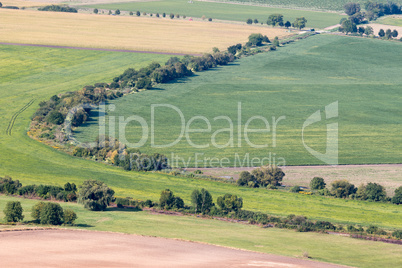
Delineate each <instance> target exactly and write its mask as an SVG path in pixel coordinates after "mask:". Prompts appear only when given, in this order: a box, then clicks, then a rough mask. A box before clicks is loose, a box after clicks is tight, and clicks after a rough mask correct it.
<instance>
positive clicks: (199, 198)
mask: <svg viewBox="0 0 402 268" xmlns="http://www.w3.org/2000/svg"><path fill="white" fill-rule="evenodd" d="M191 203H192V204H193V206H194V209H195V212H196V213H197V212H201V213H206V212H208V211H209V210H210V208H211V207H212V206H213V205H214V204H213V199H212V195H211V194H210V193H209V192H208V191H207V190H205V189H204V188H202V189H201V191H200V190H198V189H196V190H194V191H193V192H192V194H191Z"/></svg>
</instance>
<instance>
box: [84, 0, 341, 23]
mask: <svg viewBox="0 0 402 268" xmlns="http://www.w3.org/2000/svg"><path fill="white" fill-rule="evenodd" d="M85 7H88V8H98V9H106V10H116V9H120V10H125V11H133V12H136V11H137V10H138V11H140V12H141V15H142V12H146V13H154V14H155V13H159V14H162V13H166V14H167V17H168V16H169V14H170V13H173V14H175V15H176V14H179V15H180V16H183V15H186V16H187V18H190V17H197V18H201V17H202V16H206V18H212V19H220V20H232V21H242V22H246V20H247V19H250V18H251V19H253V20H254V19H258V21H259V22H263V23H264V24H266V21H267V19H268V16H269V15H271V14H277V13H279V14H282V15H283V16H284V20H285V21H287V20H289V21H290V22H294V21H295V19H296V18H298V17H305V18H306V19H307V21H308V22H307V27H310V28H325V27H328V26H331V25H334V24H337V23H339V21H340V19H341V18H342V17H343V16H341V15H339V14H336V13H325V12H314V11H306V10H293V9H284V8H271V7H262V6H248V5H233V4H224V3H212V2H198V1H194V2H193V3H192V4H189V3H187V1H181V0H162V1H149V2H148V1H146V2H129V3H113V4H95V5H88V6H85ZM134 16H135V14H134Z"/></svg>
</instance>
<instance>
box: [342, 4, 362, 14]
mask: <svg viewBox="0 0 402 268" xmlns="http://www.w3.org/2000/svg"><path fill="white" fill-rule="evenodd" d="M343 8H344V9H345V13H346V14H347V15H348V16H352V15H354V14H356V13H357V12H360V4H358V3H347V4H345V5H344V6H343Z"/></svg>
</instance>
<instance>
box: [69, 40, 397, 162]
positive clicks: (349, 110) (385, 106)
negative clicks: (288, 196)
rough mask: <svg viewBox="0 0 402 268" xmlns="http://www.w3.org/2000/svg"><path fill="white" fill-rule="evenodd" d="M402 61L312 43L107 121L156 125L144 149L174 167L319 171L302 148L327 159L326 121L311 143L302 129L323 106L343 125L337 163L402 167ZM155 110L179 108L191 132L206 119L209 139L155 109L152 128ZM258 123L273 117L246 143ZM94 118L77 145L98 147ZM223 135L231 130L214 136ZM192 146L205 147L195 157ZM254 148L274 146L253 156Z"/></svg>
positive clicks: (135, 137)
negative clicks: (94, 143) (281, 167)
mask: <svg viewBox="0 0 402 268" xmlns="http://www.w3.org/2000/svg"><path fill="white" fill-rule="evenodd" d="M401 52H402V43H399V42H383V41H381V40H371V39H357V38H348V37H340V36H332V35H319V36H314V37H310V38H308V39H306V40H303V42H297V43H295V44H291V45H288V46H286V47H283V48H280V49H279V50H278V51H277V52H273V53H263V54H258V55H256V56H253V57H247V58H243V59H241V60H239V61H237V62H235V63H234V64H232V65H230V66H227V67H223V68H216V70H215V71H208V72H204V73H197V75H196V76H194V77H190V78H189V79H187V80H185V83H172V84H163V85H160V86H159V89H160V90H150V91H146V92H144V93H140V94H132V95H129V96H127V97H123V98H120V99H116V100H113V101H112V102H111V104H113V105H115V106H116V109H115V110H114V111H113V112H110V113H108V116H107V117H106V123H108V122H109V120H110V118H117V116H124V117H125V118H127V117H128V116H131V115H137V116H140V117H142V118H144V120H145V121H146V122H148V125H149V126H151V124H153V126H154V129H153V131H152V134H153V135H154V136H153V138H154V140H153V142H154V143H153V145H152V139H151V138H152V137H151V136H152V135H151V132H150V131H148V132H147V133H146V135H145V136H144V137H145V138H147V140H146V143H145V144H144V145H143V146H142V147H140V150H141V151H142V152H145V153H154V152H158V153H163V154H165V155H166V156H167V157H168V158H170V159H171V165H172V166H180V167H198V168H200V167H220V166H227V167H244V166H259V165H260V164H261V163H260V162H258V161H257V162H254V163H252V159H253V158H254V157H255V158H257V160H261V161H265V162H264V163H265V164H269V163H270V164H278V165H322V164H325V163H324V162H323V161H321V160H319V159H317V158H315V157H314V156H313V155H311V154H310V153H309V152H308V151H307V150H306V149H305V146H308V147H311V148H313V149H314V150H316V151H319V152H321V153H324V152H325V150H326V149H325V147H326V124H327V122H325V120H322V121H320V122H317V123H315V124H313V125H310V126H308V127H306V128H305V130H304V140H303V137H302V129H303V124H304V122H305V121H306V120H307V118H308V117H309V116H310V115H311V114H313V113H314V112H316V111H317V110H321V111H323V110H324V106H325V105H328V104H331V103H334V102H338V106H339V116H338V118H337V119H331V120H328V123H335V122H338V126H339V130H338V135H339V154H338V156H339V164H387V163H401V159H402V150H401V144H402V138H401V136H400V135H399V133H400V131H401V125H400V118H401V109H400V101H401V84H402V77H401V76H400V73H401V72H402V66H401V65H400V62H401V60H402V58H401V57H402V53H401ZM239 102H241V118H240V121H239V119H238V117H239V112H238V106H239ZM153 104H169V105H173V106H174V107H177V109H179V110H180V112H181V113H182V116H183V118H184V123H185V124H187V125H188V122H190V119H191V118H193V117H195V116H204V117H205V118H206V119H207V121H209V122H210V125H211V131H209V132H207V133H200V132H198V133H190V134H188V137H187V136H185V135H183V136H180V134H181V131H183V129H184V126H183V125H182V124H181V121H182V119H181V118H180V116H179V114H178V112H177V111H175V110H173V109H172V108H165V107H162V108H161V107H159V108H154V120H151V110H152V109H151V107H152V105H153ZM94 114H95V115H96V113H94ZM217 116H228V117H229V118H230V120H231V121H232V123H233V125H234V127H233V128H234V130H233V133H230V132H229V131H228V130H227V128H228V127H230V124H229V123H228V120H214V118H215V117H217ZM253 116H263V117H264V118H266V120H267V121H268V124H269V126H270V127H271V129H270V130H271V131H270V132H268V133H252V134H249V136H248V137H247V138H249V140H246V138H245V136H244V135H245V134H244V127H245V124H246V122H247V121H248V120H249V119H250V118H252V117H253ZM272 117H274V118H275V120H273V119H271V118H272ZM281 117H282V118H284V117H286V118H285V119H283V120H281V121H280V122H279V123H276V130H275V131H274V130H273V125H274V123H273V121H275V122H277V120H278V118H281ZM96 119H97V118H96V117H95V118H94V121H92V122H89V123H88V124H87V125H85V127H80V128H79V133H77V137H78V138H79V140H81V141H93V140H94V139H95V138H96V136H97V135H99V130H98V122H97V121H96ZM239 122H240V123H239ZM249 123H250V122H249ZM239 125H240V131H238V126H239ZM191 128H192V129H194V128H199V129H206V128H207V124H206V123H205V122H204V121H201V120H195V121H194V123H193V124H192V125H191ZM248 128H252V129H262V128H266V126H265V124H264V123H262V121H261V120H254V121H251V123H250V124H249V127H248ZM222 129H226V130H225V131H222V132H220V133H218V134H217V135H216V136H213V133H214V132H216V131H220V130H222ZM143 130H144V129H143V128H142V127H141V125H139V124H138V123H134V122H133V123H130V124H128V125H127V126H126V128H125V131H124V132H118V131H117V130H112V132H107V133H114V134H115V136H116V137H117V138H119V137H122V136H123V135H122V134H124V135H125V137H123V138H126V139H127V140H128V141H129V142H131V143H138V142H139V141H140V138H139V137H141V135H142V131H143ZM107 131H108V130H107ZM186 135H187V134H186ZM275 135H276V136H275ZM180 137H181V138H180ZM238 139H240V143H241V144H240V143H239V141H238ZM188 140H190V142H192V143H194V144H196V145H200V146H201V145H202V146H203V147H204V148H200V147H196V148H195V147H193V146H192V145H190V144H191V143H190V142H188ZM231 140H232V143H229V144H228V145H227V146H225V144H227V143H228V142H230V141H231ZM175 141H178V142H177V143H176V144H174V145H172V146H166V147H164V148H161V146H159V145H169V144H171V143H173V142H175ZM249 141H250V142H251V143H252V144H251V145H250V144H248V143H247V142H249ZM303 141H304V143H303ZM213 142H215V143H213ZM239 144H240V146H239ZM253 144H255V145H264V144H266V145H267V147H265V148H256V147H255V146H254V145H253ZM219 146H220V147H219ZM221 147H222V148H221ZM214 157H215V158H218V160H219V159H224V158H228V160H225V161H221V162H219V161H218V162H217V161H216V160H211V159H212V158H214ZM264 158H265V159H264ZM255 163H257V164H255Z"/></svg>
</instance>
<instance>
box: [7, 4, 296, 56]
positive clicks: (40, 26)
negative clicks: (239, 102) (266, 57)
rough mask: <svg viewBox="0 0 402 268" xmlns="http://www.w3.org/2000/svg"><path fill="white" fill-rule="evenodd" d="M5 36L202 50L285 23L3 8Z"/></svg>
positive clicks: (87, 44) (64, 42) (269, 33)
mask: <svg viewBox="0 0 402 268" xmlns="http://www.w3.org/2000/svg"><path fill="white" fill-rule="evenodd" d="M0 25H1V27H0V42H9V43H27V44H45V45H62V46H77V47H94V48H108V49H130V50H142V51H160V52H180V53H203V52H211V50H212V47H218V48H220V49H226V48H227V47H228V46H230V45H233V44H236V43H245V42H246V41H247V39H248V36H249V35H250V34H251V33H262V34H264V35H267V36H268V37H269V38H270V39H273V38H274V37H275V36H279V37H282V36H286V35H287V34H288V33H287V32H286V31H285V30H283V29H273V28H269V27H261V26H249V25H238V24H227V23H218V22H207V21H205V22H204V21H189V20H177V19H173V20H171V19H162V18H143V17H140V18H137V17H128V16H109V15H95V14H75V13H60V12H40V11H29V10H4V9H0Z"/></svg>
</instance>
